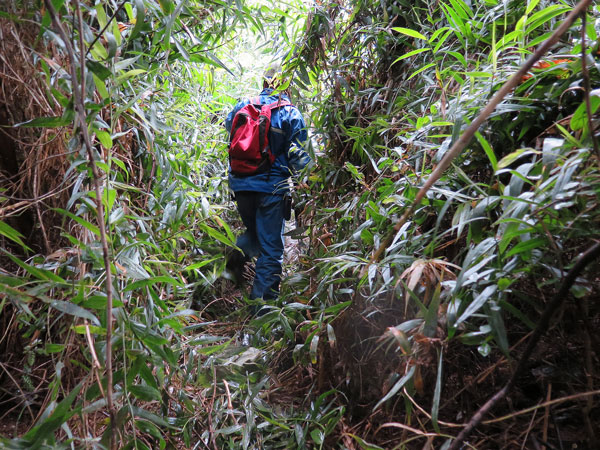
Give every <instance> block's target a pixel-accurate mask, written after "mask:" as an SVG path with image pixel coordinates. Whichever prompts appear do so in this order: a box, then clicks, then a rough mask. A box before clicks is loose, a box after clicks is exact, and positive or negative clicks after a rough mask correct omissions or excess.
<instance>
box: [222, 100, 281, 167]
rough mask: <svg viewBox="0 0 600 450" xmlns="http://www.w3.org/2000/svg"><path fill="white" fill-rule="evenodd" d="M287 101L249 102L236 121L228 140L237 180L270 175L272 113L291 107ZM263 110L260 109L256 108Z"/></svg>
mask: <svg viewBox="0 0 600 450" xmlns="http://www.w3.org/2000/svg"><path fill="white" fill-rule="evenodd" d="M291 105H292V104H291V103H290V102H288V101H287V100H281V99H280V100H279V101H276V102H273V103H271V104H269V105H261V103H260V98H259V97H257V98H254V99H252V100H250V103H249V104H247V105H246V106H244V107H243V108H241V109H240V110H239V111H238V112H237V113H236V114H235V116H234V117H233V121H232V123H231V134H230V140H229V163H230V164H231V173H232V174H234V175H238V176H248V175H255V174H258V173H264V172H268V171H269V170H270V169H271V165H272V164H273V162H274V161H275V155H274V154H273V152H272V151H271V147H270V145H269V128H270V127H271V111H273V110H274V109H276V108H280V107H282V106H291ZM257 106H258V107H260V109H257V108H256V107H257Z"/></svg>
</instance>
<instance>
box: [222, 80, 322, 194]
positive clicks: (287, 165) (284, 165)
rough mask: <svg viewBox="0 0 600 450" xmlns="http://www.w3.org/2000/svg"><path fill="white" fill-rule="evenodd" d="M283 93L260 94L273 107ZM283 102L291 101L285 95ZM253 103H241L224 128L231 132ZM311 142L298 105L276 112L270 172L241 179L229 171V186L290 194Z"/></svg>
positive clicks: (270, 135)
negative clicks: (292, 178) (236, 118)
mask: <svg viewBox="0 0 600 450" xmlns="http://www.w3.org/2000/svg"><path fill="white" fill-rule="evenodd" d="M279 95H280V94H275V95H273V89H271V88H267V89H264V90H263V91H262V92H261V93H260V97H259V98H260V102H261V104H263V105H264V104H270V103H273V102H277V101H278V100H279ZM281 99H282V100H287V101H289V98H288V97H287V96H286V95H285V94H283V93H282V94H281ZM248 103H250V99H245V100H242V101H240V102H239V103H238V104H237V105H235V108H233V110H232V111H231V112H230V113H229V114H228V115H227V119H226V120H225V128H226V129H227V132H230V131H231V123H232V122H233V117H234V116H235V114H236V113H237V112H238V111H239V110H240V109H242V108H243V107H244V106H246V105H247V104H248ZM307 139H308V133H307V131H306V124H305V122H304V119H303V117H302V114H301V113H300V111H298V108H296V107H295V106H282V107H281V108H277V109H274V110H273V111H272V114H271V129H270V131H269V143H270V145H271V151H272V152H273V154H274V155H275V162H274V163H273V165H272V166H271V170H270V171H269V172H265V173H259V174H257V175H250V176H246V177H241V176H237V175H233V174H232V173H231V167H230V171H229V187H230V188H231V190H232V191H233V192H240V191H252V192H263V193H266V194H278V195H283V194H285V193H286V192H288V191H289V185H288V179H289V177H290V176H292V175H293V174H294V173H296V172H297V171H299V170H301V169H302V168H304V167H305V166H306V165H307V164H308V163H309V162H310V157H309V156H308V154H307V153H306V152H305V151H304V145H305V144H306V141H307Z"/></svg>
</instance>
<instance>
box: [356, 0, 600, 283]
mask: <svg viewBox="0 0 600 450" xmlns="http://www.w3.org/2000/svg"><path fill="white" fill-rule="evenodd" d="M591 2H592V0H581V2H579V3H578V4H577V5H576V6H575V7H574V8H573V10H572V11H571V12H570V13H569V15H568V16H567V17H566V18H565V20H564V21H563V22H562V24H561V25H560V26H559V27H558V28H557V29H556V31H555V32H554V33H553V34H552V36H550V37H549V38H548V39H547V40H546V41H544V43H543V44H542V45H540V46H539V47H538V49H537V50H536V51H535V53H533V55H531V56H530V57H529V59H527V61H525V63H524V64H523V65H522V66H521V68H520V69H519V70H517V72H515V73H514V74H513V76H512V77H511V78H509V79H508V81H507V82H506V83H504V85H503V86H502V87H501V88H500V90H499V91H498V92H497V93H496V95H495V96H494V97H493V98H492V99H491V100H490V101H489V103H488V104H487V105H486V107H485V108H484V109H483V111H481V113H479V115H478V116H477V117H476V118H475V120H473V122H472V123H471V124H470V125H469V126H468V127H467V128H466V129H465V132H464V133H463V134H462V136H461V137H460V138H459V139H458V140H457V141H456V142H455V143H454V144H453V145H452V147H451V148H450V150H448V153H446V155H445V156H444V158H443V159H442V161H440V163H439V164H438V166H437V167H436V168H435V170H433V172H431V175H430V176H429V178H428V179H427V181H426V182H425V184H424V185H423V187H422V188H421V189H420V190H419V192H418V193H417V195H416V197H415V200H414V201H413V203H412V204H411V205H410V206H409V207H407V208H406V210H405V211H404V214H402V217H400V219H399V220H398V221H397V222H396V224H395V225H394V228H393V230H392V232H391V233H390V234H388V236H387V237H386V239H385V240H384V241H383V242H382V243H381V245H380V246H379V248H377V250H375V252H374V253H373V256H372V257H371V260H370V261H369V263H368V264H366V265H365V266H364V267H363V270H362V272H361V278H362V277H363V276H364V275H365V274H366V273H367V271H368V269H369V266H371V265H372V264H373V263H375V262H377V261H379V260H380V259H381V257H382V255H383V253H384V252H385V250H386V249H387V248H388V247H389V246H390V245H391V243H392V242H393V239H394V236H395V235H396V234H397V233H398V231H400V229H401V228H402V226H403V225H404V224H405V223H406V221H407V220H408V218H409V217H411V215H412V214H413V212H414V210H415V208H416V207H417V205H419V204H420V203H421V200H423V198H424V197H425V194H426V193H427V191H429V189H431V187H432V186H433V185H434V184H435V182H436V181H438V180H439V179H440V178H441V177H442V175H443V174H444V172H445V171H446V169H447V168H448V167H450V164H451V163H452V161H453V160H454V159H455V158H456V157H457V156H458V155H460V153H461V152H462V151H463V150H464V148H465V147H466V146H467V144H468V143H469V142H470V141H471V139H472V138H473V136H474V135H475V133H476V132H477V130H478V129H479V127H480V126H481V125H482V124H483V122H485V120H486V119H487V118H488V117H489V116H490V114H492V113H493V112H494V110H495V109H496V107H497V106H498V104H499V103H500V102H501V101H502V100H503V99H504V97H506V96H507V95H508V94H509V93H510V92H512V90H513V89H514V88H515V87H516V86H517V85H518V84H519V83H520V82H521V79H522V78H523V76H524V75H525V74H527V72H529V70H530V69H531V68H532V67H533V65H534V64H535V63H536V62H537V61H538V60H539V59H540V58H542V56H544V55H545V54H546V53H547V52H548V51H549V50H550V48H551V47H552V46H553V45H554V44H555V43H556V42H558V40H559V39H560V37H561V36H562V35H563V34H565V33H566V32H567V30H568V29H569V28H570V27H571V25H572V24H573V22H574V21H575V19H577V17H578V16H579V15H580V14H581V12H582V11H585V10H586V9H587V7H588V6H589V4H590V3H591ZM356 292H358V289H357V290H356Z"/></svg>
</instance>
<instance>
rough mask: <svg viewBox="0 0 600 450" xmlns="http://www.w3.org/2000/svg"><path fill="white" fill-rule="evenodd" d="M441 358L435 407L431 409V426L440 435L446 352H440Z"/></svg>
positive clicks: (434, 395)
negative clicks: (439, 420) (439, 417)
mask: <svg viewBox="0 0 600 450" xmlns="http://www.w3.org/2000/svg"><path fill="white" fill-rule="evenodd" d="M438 351H439V353H440V357H439V359H438V366H437V377H436V380H435V391H434V392H433V405H432V407H431V424H432V425H433V428H434V429H435V431H436V432H437V433H440V426H439V425H438V414H439V411H440V398H441V397H442V368H443V362H444V359H443V356H444V352H443V351H442V350H438Z"/></svg>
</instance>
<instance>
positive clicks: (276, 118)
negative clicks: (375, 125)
mask: <svg viewBox="0 0 600 450" xmlns="http://www.w3.org/2000/svg"><path fill="white" fill-rule="evenodd" d="M282 81H283V80H282V77H281V72H280V68H279V67H273V68H270V69H269V70H267V71H266V73H265V74H264V77H263V90H262V92H261V93H260V95H259V96H258V97H256V98H253V99H245V100H242V101H240V102H239V103H238V104H237V105H236V106H235V108H234V109H233V110H232V111H231V112H230V113H229V115H228V116H227V119H226V121H225V128H226V129H227V131H228V132H229V133H230V145H229V162H230V165H229V186H230V188H231V190H232V191H233V193H234V196H235V201H236V203H237V208H238V211H239V213H240V216H241V218H242V221H243V223H244V225H245V227H246V231H245V232H244V233H242V234H241V235H240V236H239V237H238V239H237V241H236V245H237V246H238V247H239V248H240V249H242V251H243V254H240V252H238V251H235V252H233V254H232V255H231V256H230V257H229V259H228V263H227V267H228V269H229V270H230V271H231V272H233V275H234V278H237V280H236V281H238V282H239V281H241V280H240V278H241V277H242V271H243V267H244V265H245V264H246V263H247V262H248V261H250V260H251V258H253V257H257V260H256V266H255V276H254V283H253V285H252V290H251V292H250V299H251V300H259V301H258V302H256V304H255V305H253V306H252V307H251V312H252V313H253V314H256V313H260V312H261V311H260V309H261V307H262V306H261V305H262V304H264V303H272V302H273V301H274V300H275V299H276V298H277V297H278V295H279V283H280V279H281V271H282V268H281V265H282V262H283V249H284V236H283V233H284V226H285V220H286V219H288V220H289V218H290V215H291V196H290V177H291V176H292V175H294V174H296V173H297V172H298V171H299V170H301V169H302V168H304V167H305V166H306V165H307V164H308V163H309V162H310V157H309V156H308V154H307V153H306V152H305V151H304V146H305V144H306V142H307V131H306V125H305V123H304V119H303V117H302V114H301V113H300V111H299V110H298V109H297V108H296V107H295V106H293V105H292V104H291V103H290V100H289V95H288V94H287V93H286V92H277V91H276V89H277V88H278V87H279V86H281V84H282ZM262 105H268V107H264V106H262ZM257 111H258V112H259V113H260V114H262V115H263V117H262V119H260V118H258V119H256V120H255V121H253V120H250V119H248V115H254V116H253V117H254V118H256V117H257V116H256V114H258V113H257ZM238 113H239V114H238ZM269 115H270V121H269V120H268V116H269ZM260 120H263V121H266V122H267V123H266V124H264V123H263V125H258V123H259V122H260ZM249 124H250V125H251V124H254V126H255V129H254V130H252V129H250V125H249ZM265 125H266V127H267V129H268V130H269V131H268V132H267V133H266V137H264V136H260V138H257V137H256V136H255V134H257V133H259V134H260V129H261V127H264V126H265ZM232 128H233V132H232ZM263 131H264V128H263ZM253 136H254V137H253ZM255 138H256V140H257V142H258V140H260V141H261V142H260V147H261V150H259V149H258V148H259V144H256V145H255V147H256V148H254V145H253V144H250V141H251V139H255ZM265 139H266V140H268V145H267V147H268V148H267V149H266V151H265V149H264V144H265V143H264V142H262V141H264V140H265ZM260 151H262V154H260V153H257V152H260ZM253 153H256V154H253ZM257 154H258V155H259V156H258V157H257V156H256V155H257ZM262 312H263V313H264V310H263V311H262Z"/></svg>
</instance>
